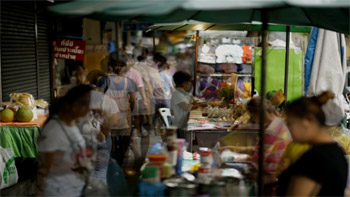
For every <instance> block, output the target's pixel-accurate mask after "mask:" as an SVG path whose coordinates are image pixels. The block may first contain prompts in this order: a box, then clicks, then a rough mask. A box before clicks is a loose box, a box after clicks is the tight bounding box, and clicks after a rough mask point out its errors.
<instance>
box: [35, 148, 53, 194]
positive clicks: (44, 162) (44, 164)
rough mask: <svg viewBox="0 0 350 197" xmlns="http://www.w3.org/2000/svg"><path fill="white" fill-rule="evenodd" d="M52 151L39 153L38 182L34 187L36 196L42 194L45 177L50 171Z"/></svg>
mask: <svg viewBox="0 0 350 197" xmlns="http://www.w3.org/2000/svg"><path fill="white" fill-rule="evenodd" d="M54 154H55V153H54V152H49V153H39V158H40V162H39V169H38V184H37V189H36V196H43V195H44V190H45V183H46V178H47V176H48V174H49V172H50V169H51V166H52V161H53V157H54Z"/></svg>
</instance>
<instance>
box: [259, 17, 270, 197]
mask: <svg viewBox="0 0 350 197" xmlns="http://www.w3.org/2000/svg"><path fill="white" fill-rule="evenodd" d="M261 18H262V22H263V25H262V30H261V31H262V56H261V60H262V63H261V90H260V95H261V105H260V122H259V124H260V129H259V169H258V196H263V194H264V181H263V177H264V146H265V135H264V134H265V119H266V114H265V107H266V106H265V100H266V98H265V94H266V54H267V51H266V50H267V23H268V13H267V11H266V10H262V11H261Z"/></svg>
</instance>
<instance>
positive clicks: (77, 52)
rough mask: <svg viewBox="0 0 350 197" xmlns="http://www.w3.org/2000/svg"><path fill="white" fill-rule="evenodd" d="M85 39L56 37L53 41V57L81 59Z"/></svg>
mask: <svg viewBox="0 0 350 197" xmlns="http://www.w3.org/2000/svg"><path fill="white" fill-rule="evenodd" d="M85 46H86V42H85V40H72V39H56V41H54V42H53V51H54V58H56V59H67V60H77V61H83V60H84V55H85Z"/></svg>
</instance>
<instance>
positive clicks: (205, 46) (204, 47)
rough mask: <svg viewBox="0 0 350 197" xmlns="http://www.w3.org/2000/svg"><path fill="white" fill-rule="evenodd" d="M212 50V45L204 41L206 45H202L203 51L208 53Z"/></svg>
mask: <svg viewBox="0 0 350 197" xmlns="http://www.w3.org/2000/svg"><path fill="white" fill-rule="evenodd" d="M209 50H210V47H209V46H208V45H207V42H206V41H204V45H203V46H202V52H203V53H208V52H209Z"/></svg>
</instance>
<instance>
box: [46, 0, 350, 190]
mask: <svg viewBox="0 0 350 197" xmlns="http://www.w3.org/2000/svg"><path fill="white" fill-rule="evenodd" d="M146 5H147V6H146ZM81 7H90V8H91V9H85V11H84V12H82V11H81V10H80V9H78V8H81ZM92 7H93V8H92ZM135 7H137V8H139V9H135ZM106 8H107V9H106ZM113 8H115V9H117V10H119V11H120V12H118V11H115V10H113ZM344 8H349V5H348V2H345V1H332V2H328V3H326V2H312V1H308V2H304V1H303V2H301V1H300V2H296V1H289V0H285V1H276V2H273V3H271V1H259V2H257V1H249V0H248V1H247V0H244V1H232V2H230V1H225V4H219V3H217V2H216V1H209V0H208V1H194V0H193V1H171V0H164V1H160V2H158V1H157V2H152V1H147V2H142V3H141V4H140V2H136V1H125V2H123V3H122V4H120V3H119V2H116V3H115V4H114V5H113V3H108V5H106V4H103V3H101V4H98V5H97V4H95V3H92V4H91V3H87V2H84V1H80V2H70V3H67V4H60V5H57V6H54V7H52V9H51V10H52V11H54V12H56V13H59V14H69V15H72V16H77V15H80V16H82V15H84V16H87V15H88V16H90V17H95V18H98V19H104V20H114V21H119V20H126V19H132V20H138V21H145V22H165V23H166V22H179V21H184V20H198V21H206V22H215V23H224V24H229V23H239V22H252V21H261V22H262V26H261V28H260V29H259V31H261V33H262V42H261V46H262V51H261V77H260V80H261V86H260V87H261V90H260V92H259V93H260V95H265V94H266V73H267V58H266V57H267V32H268V31H269V28H268V27H269V23H277V24H287V25H305V26H318V27H321V28H325V29H330V30H333V31H337V32H342V33H347V34H349V12H348V10H347V9H344ZM78 10H79V11H78ZM155 10H156V11H155ZM346 10H347V11H346ZM324 13H327V16H326V15H324ZM337 19H339V20H337ZM179 28H181V26H180V27H179ZM286 29H287V38H288V39H287V44H286V47H287V50H286V59H285V62H286V64H285V65H286V68H287V69H286V71H285V73H284V75H285V76H288V71H289V69H288V63H289V61H288V59H289V55H288V53H289V31H290V28H289V27H288V26H287V28H286ZM198 30H206V28H202V29H198ZM198 34H199V32H197V35H196V37H198ZM196 48H197V49H198V43H197V45H196ZM196 51H198V50H196ZM197 57H198V56H197V53H196V54H195V58H196V60H197ZM195 62H197V61H195ZM195 65H197V63H196V64H195ZM195 70H197V66H195ZM196 75H197V73H196V72H195V79H196ZM285 78H286V77H285ZM286 82H288V81H286ZM287 88H288V86H287V83H285V88H284V94H285V96H286V97H287V92H288V91H287ZM264 101H265V96H262V103H264ZM260 111H261V115H260V128H259V144H260V148H259V169H260V170H259V171H258V181H257V182H258V192H257V194H258V195H260V196H262V195H263V190H264V184H263V170H262V169H263V168H264V164H263V158H264V132H265V128H264V123H265V119H266V117H265V114H264V113H263V112H264V111H265V106H264V104H262V105H261V106H260ZM202 154H203V156H204V158H206V156H207V155H209V154H208V152H207V151H206V150H203V153H202ZM203 156H202V157H201V158H203ZM201 163H203V166H202V168H201V170H199V171H200V172H201V173H206V172H208V171H209V170H208V168H206V164H207V163H208V162H206V161H203V162H201ZM154 170H155V171H154ZM149 171H151V172H157V169H155V168H153V169H152V167H151V166H150V168H149ZM201 173H199V174H198V179H201V178H200V177H207V176H202V175H200V174H201ZM151 174H152V173H151ZM156 177H157V176H155V177H154V176H150V177H149V178H155V179H153V180H155V181H149V182H150V184H151V185H152V184H153V182H154V183H155V182H156V184H153V185H156V186H157V184H158V183H159V181H160V180H159V179H157V178H156ZM158 177H159V176H158ZM145 178H147V177H145ZM189 179H191V180H193V179H192V178H189ZM204 179H205V178H204ZM174 182H175V181H174ZM180 182H182V183H186V182H183V181H181V180H180ZM145 184H146V187H145V188H146V189H145V190H143V191H149V192H155V193H153V196H154V195H157V196H161V195H162V194H163V193H157V191H159V192H161V190H150V188H149V187H148V188H147V186H149V184H147V181H145ZM177 184H178V183H177ZM159 185H160V186H161V185H162V183H159ZM159 185H158V186H159ZM170 185H171V184H170ZM173 185H176V184H173ZM178 185H180V184H178ZM188 185H189V184H188ZM199 185H200V184H199ZM222 185H225V183H223V184H222V183H220V184H219V186H218V187H222ZM238 185H241V186H242V188H244V186H245V185H244V183H242V184H241V183H239V184H238ZM203 188H208V185H207V186H205V187H203ZM210 188H214V187H210ZM153 189H154V188H153ZM188 189H192V191H193V190H196V189H194V188H193V186H189V187H188ZM196 191H199V192H198V193H197V194H203V195H208V193H206V192H201V189H198V190H196ZM236 191H246V190H245V189H242V190H240V189H238V190H236ZM145 194H147V193H145ZM148 194H149V195H150V196H151V195H152V194H150V193H148ZM216 194H218V193H216ZM219 194H220V193H219ZM230 194H232V193H230ZM236 195H244V196H248V193H247V192H245V193H239V194H236ZM254 195H255V193H254Z"/></svg>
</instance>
